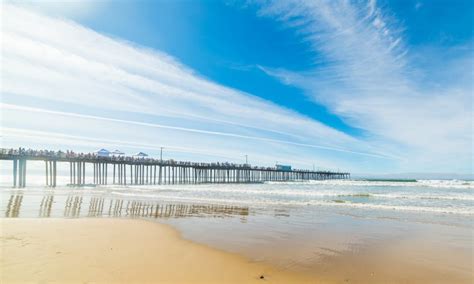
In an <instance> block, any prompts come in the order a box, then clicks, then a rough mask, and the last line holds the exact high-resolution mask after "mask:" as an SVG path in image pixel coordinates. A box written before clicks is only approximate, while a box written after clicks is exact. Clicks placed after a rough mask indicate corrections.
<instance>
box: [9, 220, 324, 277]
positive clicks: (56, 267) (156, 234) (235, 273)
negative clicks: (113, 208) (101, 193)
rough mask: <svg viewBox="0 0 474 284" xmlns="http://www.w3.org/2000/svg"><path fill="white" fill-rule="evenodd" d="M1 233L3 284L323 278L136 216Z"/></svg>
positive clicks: (17, 226)
mask: <svg viewBox="0 0 474 284" xmlns="http://www.w3.org/2000/svg"><path fill="white" fill-rule="evenodd" d="M0 236H1V247H2V248H1V255H0V264H1V266H0V267H1V268H0V270H1V271H0V275H1V276H0V280H1V281H0V282H2V283H24V282H43V283H44V282H57V283H77V282H81V283H84V282H95V283H105V282H107V283H322V282H320V281H318V280H317V279H315V278H314V277H310V276H308V275H304V274H301V273H296V272H290V271H283V270H281V269H277V268H275V267H272V266H269V265H267V264H263V263H260V262H251V261H248V260H246V259H245V258H243V257H241V256H238V255H235V254H231V253H227V252H222V251H219V250H216V249H212V248H209V247H207V246H205V245H200V244H196V243H193V242H190V241H187V240H184V239H182V238H181V237H180V234H179V233H178V232H177V231H176V230H174V229H172V228H171V227H169V226H167V225H163V224H156V223H152V222H148V221H143V220H137V219H133V220H132V219H93V218H89V219H16V218H15V219H5V218H4V219H0ZM262 275H263V277H264V279H261V278H260V277H261V276H262Z"/></svg>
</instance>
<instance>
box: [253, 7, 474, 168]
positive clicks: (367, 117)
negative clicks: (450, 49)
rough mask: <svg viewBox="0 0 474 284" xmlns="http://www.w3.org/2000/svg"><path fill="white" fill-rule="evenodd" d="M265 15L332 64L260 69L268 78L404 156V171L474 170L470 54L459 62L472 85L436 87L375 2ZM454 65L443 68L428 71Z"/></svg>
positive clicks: (275, 9)
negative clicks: (301, 91)
mask: <svg viewBox="0 0 474 284" xmlns="http://www.w3.org/2000/svg"><path fill="white" fill-rule="evenodd" d="M260 13H261V15H263V16H267V17H273V18H276V19H278V20H279V21H281V22H283V23H285V24H286V25H288V26H289V27H292V28H294V27H295V26H297V28H296V30H297V31H298V32H302V33H303V34H304V40H307V41H309V42H311V43H312V46H313V49H314V52H315V54H317V56H318V59H319V61H321V60H324V61H325V62H327V64H324V65H318V64H317V63H315V67H314V70H312V71H308V72H305V73H295V72H291V71H288V70H284V69H279V68H265V67H262V70H264V71H265V72H267V74H269V75H272V76H276V77H278V78H280V79H281V81H282V82H284V83H286V84H292V85H296V86H300V87H301V88H303V89H305V90H306V92H307V93H308V95H309V96H310V97H311V98H312V99H313V100H315V101H316V102H318V103H321V104H324V105H326V106H327V107H328V108H329V109H330V110H332V111H333V112H334V113H335V114H337V115H339V116H341V117H343V118H344V119H345V121H347V122H348V123H349V124H351V125H353V126H356V127H359V128H362V129H365V130H367V131H368V132H369V133H370V135H371V136H372V137H369V138H368V140H367V141H368V142H372V143H374V144H376V145H380V146H382V145H383V147H384V149H392V151H394V152H395V153H396V152H397V149H399V150H400V152H398V154H399V155H400V156H401V157H403V161H404V162H402V163H401V164H400V167H401V168H402V170H405V171H406V170H416V171H418V170H426V171H433V170H434V171H463V172H471V171H472V159H473V153H472V139H473V136H472V135H473V134H472V118H473V114H472V113H473V110H472V63H473V56H472V51H471V52H467V53H465V54H464V57H463V58H462V59H461V60H459V59H456V62H457V63H459V61H462V64H461V65H462V66H464V67H467V68H465V69H464V73H466V72H467V73H470V74H471V75H470V76H468V77H470V79H468V80H465V81H462V82H459V79H453V80H452V81H451V82H443V83H442V85H439V84H438V85H437V86H436V87H433V86H434V85H436V83H437V82H429V84H428V83H427V82H426V80H423V81H422V80H421V79H420V78H419V74H420V73H423V71H425V70H418V69H417V68H415V67H414V64H412V62H410V57H409V56H408V49H407V48H406V47H405V44H404V43H403V39H402V38H403V34H402V33H401V32H400V31H401V30H402V28H401V27H400V26H399V25H397V24H396V23H394V21H393V20H392V19H389V18H388V17H387V16H386V15H384V13H383V11H382V10H381V9H380V8H378V7H377V6H376V3H375V1H368V2H367V5H364V4H356V3H353V2H348V1H312V0H311V1H277V2H267V3H265V4H263V5H262V8H261V12H260ZM295 21H296V22H297V23H299V24H298V25H294V23H293V22H295ZM301 23H304V24H301ZM411 52H412V53H414V52H415V51H411ZM321 58H324V59H321ZM457 65H459V64H457ZM449 66H450V64H449V62H446V61H444V62H442V63H441V64H440V65H439V66H435V67H433V66H431V68H437V69H444V68H448V67H449ZM455 68H458V67H455ZM452 70H454V68H453V69H452ZM429 72H430V73H432V71H429ZM445 73H446V74H449V73H450V72H449V71H445ZM449 76H450V75H448V77H449ZM428 81H429V79H428ZM401 149H403V151H401Z"/></svg>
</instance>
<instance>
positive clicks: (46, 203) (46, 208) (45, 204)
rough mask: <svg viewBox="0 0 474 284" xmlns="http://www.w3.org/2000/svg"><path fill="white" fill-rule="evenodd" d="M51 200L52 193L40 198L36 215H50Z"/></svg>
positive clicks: (52, 198) (52, 199)
mask: <svg viewBox="0 0 474 284" xmlns="http://www.w3.org/2000/svg"><path fill="white" fill-rule="evenodd" d="M53 202H54V195H45V196H44V197H43V199H42V200H41V204H40V209H39V214H38V217H50V216H51V208H52V206H53Z"/></svg>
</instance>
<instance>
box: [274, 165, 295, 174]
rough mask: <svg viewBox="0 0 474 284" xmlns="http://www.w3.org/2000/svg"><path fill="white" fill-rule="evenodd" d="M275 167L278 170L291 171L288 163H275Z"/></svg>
mask: <svg viewBox="0 0 474 284" xmlns="http://www.w3.org/2000/svg"><path fill="white" fill-rule="evenodd" d="M275 166H276V169H277V170H279V171H285V172H289V171H291V166H290V165H279V164H276V165H275Z"/></svg>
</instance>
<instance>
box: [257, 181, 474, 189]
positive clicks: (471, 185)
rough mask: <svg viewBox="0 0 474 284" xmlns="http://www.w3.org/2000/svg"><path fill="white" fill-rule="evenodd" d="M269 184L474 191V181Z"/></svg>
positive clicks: (300, 182) (298, 182)
mask: <svg viewBox="0 0 474 284" xmlns="http://www.w3.org/2000/svg"><path fill="white" fill-rule="evenodd" d="M266 183H267V184H320V185H331V186H392V187H434V188H457V189H474V181H465V180H417V181H371V180H310V181H291V182H266Z"/></svg>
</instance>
